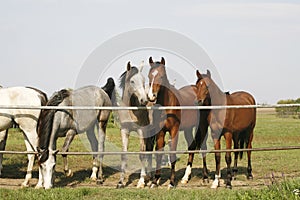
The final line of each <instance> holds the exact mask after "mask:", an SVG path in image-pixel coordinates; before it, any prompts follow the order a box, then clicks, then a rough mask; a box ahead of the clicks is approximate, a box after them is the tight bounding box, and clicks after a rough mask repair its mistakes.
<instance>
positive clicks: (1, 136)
mask: <svg viewBox="0 0 300 200" xmlns="http://www.w3.org/2000/svg"><path fill="white" fill-rule="evenodd" d="M7 135H8V129H7V130H4V131H1V132H0V151H4V150H5V146H6V140H7ZM2 160H3V154H2V153H1V154H0V176H1V171H2V169H3V166H2Z"/></svg>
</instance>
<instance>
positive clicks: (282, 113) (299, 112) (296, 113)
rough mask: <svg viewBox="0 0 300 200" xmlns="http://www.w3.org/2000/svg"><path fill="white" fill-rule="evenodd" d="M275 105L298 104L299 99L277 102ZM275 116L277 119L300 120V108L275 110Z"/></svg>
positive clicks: (299, 102)
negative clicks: (290, 118) (291, 118)
mask: <svg viewBox="0 0 300 200" xmlns="http://www.w3.org/2000/svg"><path fill="white" fill-rule="evenodd" d="M277 104H300V98H298V99H287V100H279V101H278V102H277ZM276 114H277V116H278V117H293V118H299V119H300V107H285V108H276Z"/></svg>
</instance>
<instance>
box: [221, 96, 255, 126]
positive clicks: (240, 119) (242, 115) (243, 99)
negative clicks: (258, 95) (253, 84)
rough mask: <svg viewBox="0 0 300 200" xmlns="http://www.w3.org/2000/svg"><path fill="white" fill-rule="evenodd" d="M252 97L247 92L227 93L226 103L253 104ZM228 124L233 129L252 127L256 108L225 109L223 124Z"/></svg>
mask: <svg viewBox="0 0 300 200" xmlns="http://www.w3.org/2000/svg"><path fill="white" fill-rule="evenodd" d="M255 104H256V103H255V99H254V97H253V96H252V95H251V94H249V93H247V92H243V91H241V92H235V93H232V94H231V95H227V105H255ZM228 124H230V126H231V129H233V131H241V130H244V129H249V128H254V126H255V124H256V108H241V109H227V111H226V121H225V125H228Z"/></svg>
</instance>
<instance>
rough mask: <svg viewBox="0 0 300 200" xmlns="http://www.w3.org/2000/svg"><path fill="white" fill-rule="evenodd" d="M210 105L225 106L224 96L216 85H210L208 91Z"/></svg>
mask: <svg viewBox="0 0 300 200" xmlns="http://www.w3.org/2000/svg"><path fill="white" fill-rule="evenodd" d="M209 94H210V98H211V104H212V105H226V94H224V92H223V91H222V90H221V89H220V88H219V87H218V86H217V84H216V83H214V82H213V83H212V84H211V86H210V89H209Z"/></svg>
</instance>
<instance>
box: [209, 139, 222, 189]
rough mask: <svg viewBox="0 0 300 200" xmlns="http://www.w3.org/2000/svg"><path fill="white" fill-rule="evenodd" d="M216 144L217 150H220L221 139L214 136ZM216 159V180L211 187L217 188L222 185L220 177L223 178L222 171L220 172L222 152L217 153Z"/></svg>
mask: <svg viewBox="0 0 300 200" xmlns="http://www.w3.org/2000/svg"><path fill="white" fill-rule="evenodd" d="M214 144H215V145H214V146H215V150H220V149H221V145H220V139H219V138H218V139H215V138H214ZM215 161H216V174H215V180H214V181H213V183H212V186H211V188H213V189H216V188H218V187H219V186H220V178H221V172H220V164H221V153H215Z"/></svg>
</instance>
